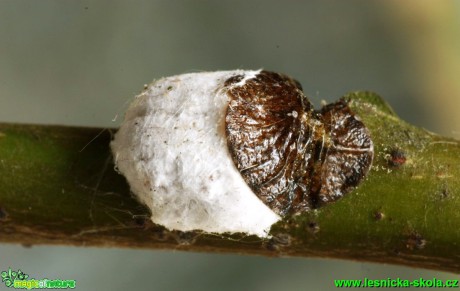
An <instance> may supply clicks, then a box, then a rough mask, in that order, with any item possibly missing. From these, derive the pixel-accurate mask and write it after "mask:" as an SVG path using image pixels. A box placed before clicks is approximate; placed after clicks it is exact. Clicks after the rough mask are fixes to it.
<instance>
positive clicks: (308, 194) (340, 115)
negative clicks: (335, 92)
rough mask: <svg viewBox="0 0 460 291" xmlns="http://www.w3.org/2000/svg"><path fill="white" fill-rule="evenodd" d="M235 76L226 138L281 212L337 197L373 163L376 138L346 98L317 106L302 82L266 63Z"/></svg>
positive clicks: (243, 169)
mask: <svg viewBox="0 0 460 291" xmlns="http://www.w3.org/2000/svg"><path fill="white" fill-rule="evenodd" d="M242 80H243V76H242V75H237V76H234V77H232V78H229V79H228V80H226V82H225V88H226V89H227V94H228V96H229V98H230V103H229V107H228V108H227V112H226V119H225V121H226V124H225V126H226V134H227V144H228V148H229V151H230V154H231V156H232V159H233V162H234V163H235V165H236V167H237V169H238V170H239V172H240V173H241V175H242V177H243V179H244V180H245V182H246V183H247V184H248V185H249V187H250V188H251V189H252V190H253V192H254V193H255V194H256V195H257V196H258V197H259V199H261V200H262V201H263V202H264V203H265V204H266V205H267V206H269V207H270V208H271V209H272V210H273V211H274V212H276V213H277V214H279V215H282V216H284V215H287V214H296V213H300V212H303V211H308V210H311V209H314V208H318V207H321V206H322V205H325V204H326V203H329V202H333V201H335V200H337V199H339V198H341V197H343V196H344V195H345V194H346V193H348V192H350V191H351V190H352V189H353V188H354V187H356V186H357V185H358V184H359V182H360V181H361V180H362V179H363V178H364V177H365V175H366V174H367V172H368V171H369V168H370V166H371V164H372V159H373V144H372V140H371V138H370V135H369V132H368V130H367V128H366V127H365V126H364V124H363V123H362V122H361V121H360V120H359V119H358V118H356V117H355V115H354V114H353V113H352V112H351V110H350V108H349V107H348V104H347V102H346V101H344V100H339V101H337V102H335V103H332V104H329V105H327V106H325V107H323V108H322V109H321V110H319V111H314V110H313V106H312V104H311V103H310V101H309V100H308V98H307V97H306V96H305V95H304V94H303V92H302V87H301V86H300V84H299V82H297V81H295V80H293V79H291V78H289V77H287V76H285V75H281V74H278V73H273V72H268V71H261V72H260V73H258V74H257V75H256V76H255V77H253V78H251V79H248V80H245V82H241V81H242Z"/></svg>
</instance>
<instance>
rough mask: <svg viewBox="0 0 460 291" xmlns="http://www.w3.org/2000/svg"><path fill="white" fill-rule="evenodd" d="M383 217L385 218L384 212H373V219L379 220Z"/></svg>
mask: <svg viewBox="0 0 460 291" xmlns="http://www.w3.org/2000/svg"><path fill="white" fill-rule="evenodd" d="M384 218H385V213H383V212H382V211H376V212H374V219H375V220H377V221H380V220H382V219H384Z"/></svg>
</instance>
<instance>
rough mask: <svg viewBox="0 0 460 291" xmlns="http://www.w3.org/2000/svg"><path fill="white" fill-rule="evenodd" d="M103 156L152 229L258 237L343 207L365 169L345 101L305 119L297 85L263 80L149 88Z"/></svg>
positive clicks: (307, 113)
mask: <svg viewBox="0 0 460 291" xmlns="http://www.w3.org/2000/svg"><path fill="white" fill-rule="evenodd" d="M111 147H112V151H113V153H114V157H115V162H116V165H117V167H118V169H119V171H120V172H121V173H122V174H123V175H124V176H125V177H126V179H127V180H128V182H129V184H130V186H131V190H132V192H133V193H134V194H135V195H136V196H137V197H138V198H139V200H140V201H141V202H143V203H145V204H146V205H147V206H148V207H149V208H150V209H151V211H152V221H153V222H154V223H158V224H161V225H163V226H165V227H166V228H168V229H176V230H181V231H189V230H203V231H207V232H215V233H224V232H231V233H235V232H242V233H247V234H255V235H258V236H260V237H267V236H268V232H269V230H270V227H271V225H272V224H273V223H275V222H276V221H278V220H279V219H281V218H282V217H284V216H286V215H294V214H298V213H301V212H304V211H309V210H312V209H315V208H319V207H322V206H324V205H326V204H327V203H330V202H333V201H336V200H337V199H339V198H341V197H343V196H344V195H345V194H347V193H348V192H350V191H351V190H352V189H353V188H354V187H356V186H357V185H358V184H359V182H360V181H362V179H363V178H364V177H365V175H366V174H367V172H368V171H369V168H370V166H371V163H372V159H373V144H372V140H371V138H370V135H369V132H368V130H367V128H366V127H365V125H364V124H363V123H362V122H361V121H360V120H359V118H358V117H357V116H356V115H355V114H353V112H352V111H351V110H350V108H349V107H348V104H347V102H346V101H344V100H339V101H337V102H335V103H332V104H329V105H327V106H325V107H323V108H322V109H321V110H318V111H315V110H314V109H313V106H312V104H311V103H310V101H309V100H308V99H307V97H306V96H305V95H304V94H303V92H302V88H301V86H300V84H299V83H298V82H297V81H295V80H294V79H291V78H289V77H287V76H285V75H282V74H278V73H274V72H268V71H263V70H259V71H243V70H237V71H221V72H209V73H192V74H184V75H178V76H173V77H167V78H163V79H160V80H158V81H156V82H153V83H152V84H150V85H149V86H147V88H146V89H145V90H144V91H143V92H142V93H141V94H140V95H138V96H136V97H135V99H134V101H133V102H132V104H131V105H130V107H129V109H128V111H127V113H126V116H125V120H124V121H123V123H122V125H121V127H120V129H119V131H118V132H117V134H116V135H115V138H114V140H113V141H112V143H111Z"/></svg>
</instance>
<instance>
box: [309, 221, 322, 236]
mask: <svg viewBox="0 0 460 291" xmlns="http://www.w3.org/2000/svg"><path fill="white" fill-rule="evenodd" d="M319 230H320V227H319V224H318V223H317V222H315V221H311V222H309V223H308V231H309V232H310V233H312V234H316V233H318V232H319Z"/></svg>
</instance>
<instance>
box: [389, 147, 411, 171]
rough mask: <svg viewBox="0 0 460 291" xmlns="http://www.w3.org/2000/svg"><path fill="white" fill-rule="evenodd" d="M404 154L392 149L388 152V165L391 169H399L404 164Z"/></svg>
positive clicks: (401, 151) (400, 150)
mask: <svg viewBox="0 0 460 291" xmlns="http://www.w3.org/2000/svg"><path fill="white" fill-rule="evenodd" d="M406 159H407V158H406V153H405V152H404V151H403V150H402V149H399V148H393V149H392V150H391V151H390V155H389V158H388V165H389V166H390V167H392V168H399V167H401V166H402V165H404V164H405V163H406Z"/></svg>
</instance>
